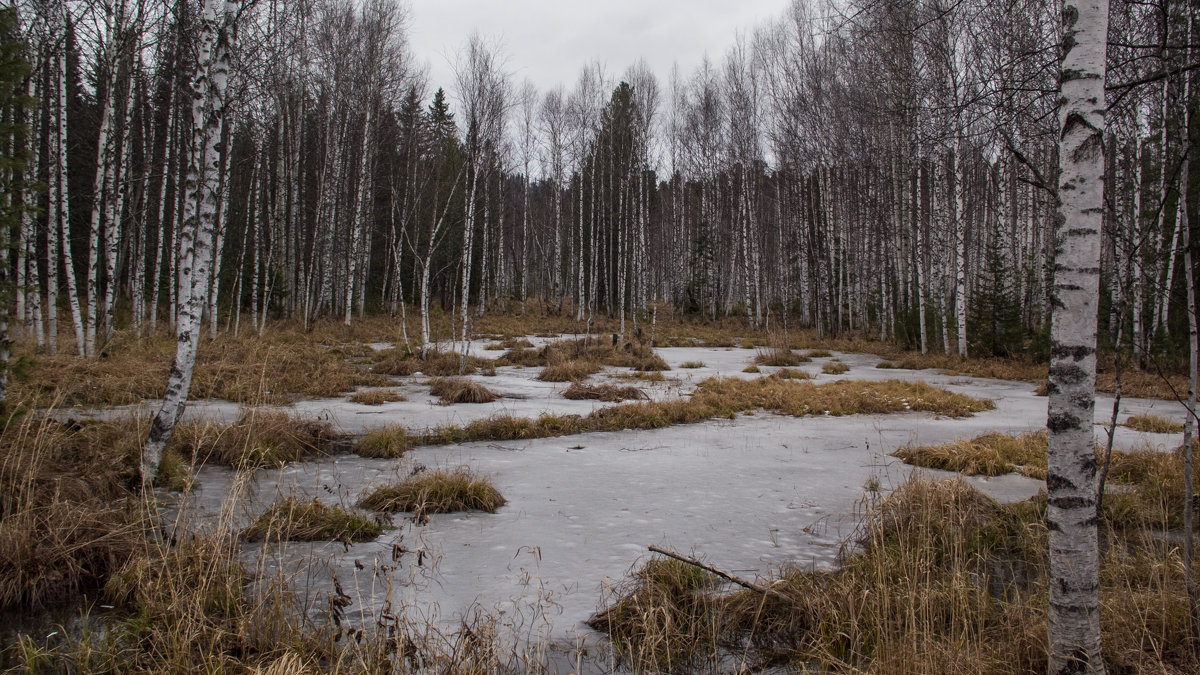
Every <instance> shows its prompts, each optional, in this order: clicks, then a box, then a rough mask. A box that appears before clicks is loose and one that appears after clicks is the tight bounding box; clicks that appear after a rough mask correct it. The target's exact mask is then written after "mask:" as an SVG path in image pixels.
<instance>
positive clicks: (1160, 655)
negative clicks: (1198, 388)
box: [592, 478, 1200, 673]
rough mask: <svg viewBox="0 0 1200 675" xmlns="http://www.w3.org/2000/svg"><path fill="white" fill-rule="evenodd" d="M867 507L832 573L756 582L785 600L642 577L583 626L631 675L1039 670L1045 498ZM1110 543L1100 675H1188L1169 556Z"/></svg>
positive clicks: (960, 498) (681, 575)
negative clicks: (1109, 674) (741, 668)
mask: <svg viewBox="0 0 1200 675" xmlns="http://www.w3.org/2000/svg"><path fill="white" fill-rule="evenodd" d="M868 506H869V510H868V514H867V517H866V519H865V521H864V524H863V526H862V527H861V529H860V531H859V532H858V533H857V535H856V536H855V537H853V538H852V540H850V541H848V542H847V546H846V553H845V556H844V558H843V560H842V564H841V566H840V567H839V568H838V569H836V570H833V571H815V570H813V569H811V567H809V566H803V567H795V568H786V569H784V570H782V571H781V572H779V573H777V574H774V575H772V576H771V577H770V578H768V579H766V580H762V581H760V582H759V583H760V584H762V585H765V586H769V587H770V588H771V589H772V590H773V591H774V592H775V593H777V594H779V596H782V597H779V596H764V595H762V594H760V593H757V592H755V591H750V590H737V591H736V592H731V591H728V590H725V591H721V590H714V589H713V588H712V587H711V586H708V587H706V585H707V584H711V583H712V582H711V581H708V580H706V579H705V577H704V575H703V573H702V572H700V571H699V570H692V571H690V572H685V571H683V570H680V571H678V572H676V573H673V574H662V573H656V574H653V575H650V574H646V573H643V572H641V571H639V572H638V573H635V575H634V576H633V578H632V579H631V580H630V581H629V583H628V584H627V585H625V586H623V587H621V588H620V589H619V590H620V591H621V593H620V595H619V596H618V597H617V598H616V599H615V600H612V601H610V602H609V603H608V604H607V606H606V609H605V610H604V611H602V612H601V613H600V614H599V615H597V616H596V617H594V618H593V620H592V625H593V627H595V628H597V629H599V630H605V631H607V632H609V633H610V635H612V637H613V639H614V642H615V643H616V644H617V646H618V649H619V654H620V655H621V657H622V663H623V664H624V665H625V666H627V667H629V668H630V669H631V670H633V671H636V672H650V671H654V672H699V671H708V670H713V669H718V665H717V664H719V663H725V664H728V663H730V662H731V661H733V662H736V663H743V664H746V665H747V666H748V667H749V668H750V669H752V670H754V669H758V668H763V667H766V666H776V667H777V668H785V669H796V670H798V671H804V672H808V671H820V672H826V671H835V672H871V673H892V672H899V673H960V672H972V673H975V672H987V673H1009V672H1012V673H1018V672H1021V673H1023V672H1040V671H1043V670H1045V668H1046V665H1047V663H1046V662H1047V656H1046V653H1047V652H1046V609H1045V608H1046V597H1047V588H1048V583H1049V580H1048V570H1047V566H1046V562H1045V561H1046V560H1047V559H1048V551H1047V530H1046V525H1045V497H1044V496H1043V497H1040V498H1035V499H1034V500H1031V501H1027V502H1018V503H1014V504H1003V505H1002V504H997V503H996V502H994V501H992V500H990V499H988V498H987V497H985V496H983V495H982V494H981V493H979V492H977V491H976V490H975V489H974V488H972V487H970V486H969V485H967V484H966V483H964V482H962V481H961V480H958V479H951V480H948V481H940V482H934V481H930V480H927V479H923V478H914V479H912V480H910V481H909V482H907V483H906V484H905V485H903V486H902V487H901V488H899V489H898V490H896V491H895V492H894V493H893V494H891V495H890V496H888V497H887V498H885V499H883V500H882V501H873V502H871V503H869V505H868ZM1109 541H1110V543H1109V545H1108V546H1107V547H1106V549H1105V554H1104V560H1103V561H1102V565H1101V589H1100V597H1101V628H1102V630H1103V632H1104V636H1103V640H1104V650H1105V659H1106V661H1108V665H1109V667H1110V668H1111V669H1112V670H1113V672H1171V673H1182V672H1196V671H1197V669H1198V668H1200V661H1198V660H1197V656H1196V655H1197V651H1196V650H1195V649H1194V647H1195V646H1196V645H1194V644H1193V643H1192V639H1191V638H1190V637H1189V632H1188V631H1189V629H1188V621H1187V594H1186V591H1185V589H1184V580H1183V575H1182V573H1181V569H1180V567H1179V553H1178V549H1177V547H1165V548H1164V547H1163V546H1162V545H1161V542H1158V541H1157V540H1155V539H1154V538H1153V537H1151V536H1147V535H1144V534H1142V533H1140V532H1139V533H1135V534H1134V535H1133V536H1130V537H1127V538H1126V537H1120V536H1117V537H1114V538H1111V539H1109ZM719 566H720V565H718V567H719ZM651 581H653V583H651Z"/></svg>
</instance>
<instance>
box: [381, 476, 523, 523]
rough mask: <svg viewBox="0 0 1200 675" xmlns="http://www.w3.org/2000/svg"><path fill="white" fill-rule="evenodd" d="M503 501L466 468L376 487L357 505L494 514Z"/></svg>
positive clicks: (392, 510) (485, 481)
mask: <svg viewBox="0 0 1200 675" xmlns="http://www.w3.org/2000/svg"><path fill="white" fill-rule="evenodd" d="M505 503H506V500H505V499H504V497H503V496H502V495H501V494H500V493H499V492H498V491H497V490H496V488H495V487H494V486H493V485H492V482H491V481H490V480H488V479H487V478H486V477H484V476H480V475H478V474H476V473H475V472H473V471H471V470H470V469H469V468H467V467H458V468H457V469H438V470H435V471H425V472H422V473H420V474H417V475H416V476H414V477H412V478H409V479H407V480H405V481H402V482H400V483H397V484H395V485H388V486H384V487H380V488H376V489H375V490H374V491H372V492H371V494H369V495H367V496H366V497H364V498H363V500H362V501H361V502H359V506H360V507H362V508H364V509H370V510H372V511H383V512H385V513H396V512H398V511H408V512H410V513H412V514H413V515H414V516H417V517H420V516H422V515H425V514H431V513H455V512H458V511H486V512H488V513H495V512H496V509H498V508H500V507H501V506H504V504H505Z"/></svg>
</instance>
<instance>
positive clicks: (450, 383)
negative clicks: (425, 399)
mask: <svg viewBox="0 0 1200 675" xmlns="http://www.w3.org/2000/svg"><path fill="white" fill-rule="evenodd" d="M429 393H430V394H433V395H434V396H437V397H439V398H441V399H442V405H453V404H455V403H491V402H492V401H495V400H496V399H498V398H500V395H499V394H497V393H496V392H494V391H492V390H491V389H488V388H487V387H485V386H483V385H482V384H479V383H478V382H475V381H474V380H471V379H469V378H466V377H439V378H436V379H435V380H433V382H431V383H430V385H429Z"/></svg>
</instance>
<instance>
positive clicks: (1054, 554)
mask: <svg viewBox="0 0 1200 675" xmlns="http://www.w3.org/2000/svg"><path fill="white" fill-rule="evenodd" d="M1063 17H1064V24H1065V25H1064V34H1063V41H1062V45H1061V46H1062V75H1061V79H1060V100H1061V102H1062V105H1061V108H1060V110H1059V129H1060V134H1059V138H1060V143H1061V146H1060V149H1059V167H1060V173H1059V181H1058V196H1059V203H1060V205H1059V215H1058V225H1059V227H1058V237H1057V240H1058V251H1057V255H1056V256H1055V268H1056V270H1055V275H1054V302H1053V306H1054V307H1055V310H1054V312H1053V315H1052V317H1051V328H1050V340H1051V347H1050V350H1051V351H1050V379H1049V390H1050V400H1049V407H1048V416H1047V423H1046V426H1047V429H1048V431H1049V468H1048V472H1047V476H1046V489H1047V492H1048V493H1049V498H1048V510H1047V515H1046V522H1047V525H1048V526H1049V530H1050V611H1049V672H1050V673H1051V675H1058V674H1060V673H1084V672H1086V673H1103V672H1105V665H1104V656H1103V654H1102V652H1101V648H1100V596H1099V563H1100V551H1099V535H1098V531H1097V517H1098V514H1097V513H1096V453H1095V449H1094V434H1093V431H1092V425H1093V419H1094V408H1095V384H1096V311H1097V305H1098V301H1099V297H1100V295H1099V291H1100V272H1099V270H1100V243H1101V226H1102V217H1103V213H1104V193H1103V191H1104V152H1103V134H1104V115H1105V107H1104V106H1105V95H1104V71H1105V65H1106V64H1105V48H1106V44H1107V32H1108V2H1107V0H1094V1H1093V0H1082V2H1081V1H1080V0H1064V3H1063Z"/></svg>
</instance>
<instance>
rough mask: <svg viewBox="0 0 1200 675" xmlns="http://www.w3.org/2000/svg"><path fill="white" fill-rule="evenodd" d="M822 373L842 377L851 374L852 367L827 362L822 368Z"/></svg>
mask: <svg viewBox="0 0 1200 675" xmlns="http://www.w3.org/2000/svg"><path fill="white" fill-rule="evenodd" d="M821 372H822V373H825V374H826V375H841V374H843V373H848V372H850V366H848V365H846V364H844V363H842V362H841V361H827V362H825V364H824V365H822V366H821Z"/></svg>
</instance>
